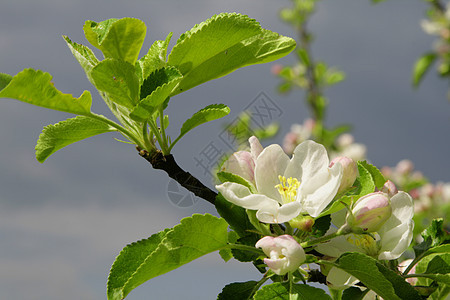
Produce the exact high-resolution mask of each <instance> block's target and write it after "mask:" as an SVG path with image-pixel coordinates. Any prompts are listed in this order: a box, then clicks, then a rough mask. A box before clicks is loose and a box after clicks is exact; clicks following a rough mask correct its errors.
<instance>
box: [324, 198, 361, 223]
mask: <svg viewBox="0 0 450 300" xmlns="http://www.w3.org/2000/svg"><path fill="white" fill-rule="evenodd" d="M354 198H358V197H357V196H343V197H341V198H339V199H337V200H335V201H334V202H333V203H332V204H331V205H330V206H329V207H328V208H326V209H325V210H324V211H323V212H321V213H320V215H319V218H321V217H323V216H326V215H331V214H333V213H335V212H338V211H340V210H341V209H344V208H345V205H347V206H350V205H351V204H352V202H353V201H354ZM344 203H345V205H344Z"/></svg>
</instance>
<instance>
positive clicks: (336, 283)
mask: <svg viewBox="0 0 450 300" xmlns="http://www.w3.org/2000/svg"><path fill="white" fill-rule="evenodd" d="M358 281H359V280H358V279H357V278H356V277H353V276H352V275H350V274H348V273H347V272H345V271H343V270H341V269H339V268H336V267H333V268H331V270H330V272H329V273H328V275H327V284H328V285H329V286H330V287H331V288H333V289H335V290H343V289H346V288H348V287H350V286H352V285H354V284H356V283H357V282H358Z"/></svg>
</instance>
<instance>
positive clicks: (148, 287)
mask: <svg viewBox="0 0 450 300" xmlns="http://www.w3.org/2000/svg"><path fill="white" fill-rule="evenodd" d="M288 4H289V2H288V1H269V0H259V1H256V0H255V1H237V0H231V1H206V0H203V1H201V0H195V1H175V0H169V1H144V0H128V1H117V0H113V1H106V0H90V1H87V0H73V1H67V0H40V1H31V0H19V1H16V0H14V1H12V0H6V1H3V2H2V4H1V10H0V72H4V73H9V74H16V73H17V72H19V71H20V70H22V69H23V68H27V67H33V68H37V69H42V70H44V71H47V72H49V73H51V74H52V75H53V81H54V83H55V86H56V87H57V88H59V89H60V90H62V91H63V92H65V93H73V94H74V95H76V96H79V95H80V94H81V92H82V91H83V90H85V89H89V90H91V91H93V88H92V86H91V85H90V84H89V82H88V81H87V80H86V78H85V75H84V73H83V71H82V69H81V67H80V66H79V65H78V63H77V62H76V60H75V59H74V58H73V57H72V55H71V53H70V51H69V50H68V48H67V47H66V45H65V42H64V40H63V39H62V38H61V35H68V36H69V37H70V38H71V39H72V40H73V41H76V42H81V43H85V39H84V37H83V33H82V25H83V23H84V21H85V20H88V19H90V20H94V21H101V20H104V19H107V18H112V17H117V18H120V17H137V18H140V19H142V20H143V21H145V22H146V23H147V27H148V33H147V39H146V42H145V44H144V47H143V49H144V51H146V50H147V49H148V47H150V45H151V43H152V42H153V41H154V40H155V39H163V38H165V36H166V35H167V33H168V32H169V31H173V32H174V38H173V40H176V38H177V37H178V36H179V35H180V34H181V33H182V32H184V31H186V30H188V29H190V28H191V27H192V26H193V25H194V24H195V23H199V22H201V21H203V20H205V19H207V18H209V17H211V16H212V15H213V14H216V13H220V12H233V11H236V12H240V13H243V14H248V15H249V16H251V17H252V18H255V19H257V20H258V21H259V22H260V23H261V24H262V26H263V27H265V28H267V29H271V30H273V31H276V32H279V33H281V34H283V35H288V36H293V35H294V33H293V31H292V30H291V29H290V28H289V27H288V26H287V25H285V24H284V23H282V22H281V21H280V20H279V19H278V16H277V14H278V10H279V9H281V8H282V7H283V6H286V5H288ZM425 8H426V6H425V4H424V3H423V1H419V0H397V1H394V0H388V1H386V3H383V4H379V5H376V6H374V5H371V4H370V2H369V0H362V1H361V0H359V1H354V0H353V1H352V0H340V1H336V0H324V1H322V2H321V4H320V6H319V11H318V12H317V14H316V15H315V16H314V18H313V20H312V22H311V24H310V28H311V29H312V30H313V31H314V32H315V34H316V35H317V38H316V41H315V43H314V46H313V50H314V57H315V58H318V59H321V60H324V61H326V62H327V63H328V64H329V65H333V66H337V67H339V68H340V69H341V70H343V71H345V72H346V73H347V79H346V80H345V81H344V82H343V83H341V84H339V85H337V86H335V87H333V88H331V89H329V90H328V92H327V95H328V96H329V99H330V107H329V113H328V124H329V125H338V124H341V123H350V124H352V125H353V126H354V135H355V137H356V140H357V141H358V142H361V143H364V144H366V145H367V146H368V156H369V158H370V159H371V161H372V162H373V163H374V164H376V165H377V166H379V167H381V166H383V165H391V166H392V165H395V164H396V163H397V162H398V161H399V160H401V159H403V158H409V159H412V160H413V161H414V162H415V164H416V167H417V169H419V170H421V171H422V172H423V173H424V174H425V175H426V176H428V177H429V178H431V179H432V180H433V181H438V180H441V181H450V177H449V175H448V174H449V173H448V167H449V166H450V165H449V163H448V153H449V149H450V140H449V139H448V130H449V128H450V104H449V103H448V100H447V99H446V93H447V88H448V82H447V81H445V80H441V79H439V78H438V77H437V75H436V74H435V72H434V70H433V71H432V72H430V74H428V75H427V77H426V78H425V80H424V82H423V84H422V85H421V87H420V88H419V89H418V90H413V89H412V87H411V84H410V77H411V69H412V65H413V63H414V61H415V60H416V58H417V57H418V56H420V55H421V54H422V53H424V52H426V51H428V50H429V49H430V48H431V45H432V42H433V40H434V38H432V37H430V36H427V35H426V34H425V33H423V32H422V30H421V28H420V26H419V21H420V19H421V18H423V16H424V15H425ZM172 44H173V43H172ZM290 61H292V58H291V57H286V58H285V59H283V60H282V61H281V62H285V63H288V62H290ZM270 67H271V64H266V65H258V66H251V67H247V68H244V69H242V70H239V71H237V72H235V73H232V74H230V75H228V76H227V77H225V78H222V79H218V80H215V81H212V82H209V83H206V84H204V85H203V86H201V87H197V88H194V89H192V90H191V91H188V92H186V93H183V94H181V95H179V96H177V97H174V98H173V99H172V101H171V104H170V106H169V108H168V112H169V114H170V117H171V125H170V128H171V129H170V130H171V132H173V133H174V134H175V133H177V132H178V130H179V127H180V125H181V124H182V122H183V121H184V120H185V119H187V118H188V117H190V115H191V114H192V113H194V112H195V111H197V110H198V109H200V108H202V107H204V106H206V105H208V104H211V103H225V104H227V105H229V106H230V108H231V111H232V112H231V114H230V116H229V117H227V118H226V119H224V120H223V121H216V122H214V123H211V124H207V125H204V126H202V127H200V128H199V129H198V130H196V131H195V132H192V133H189V134H188V135H187V136H186V137H184V138H183V139H182V140H181V142H180V143H179V144H178V147H176V149H175V150H174V154H175V157H176V159H177V161H178V162H179V164H180V165H181V166H182V167H183V168H185V169H186V170H188V171H190V172H191V173H193V174H194V175H196V176H198V177H199V178H200V179H202V180H204V181H205V182H207V183H209V182H208V180H209V178H208V177H207V176H204V175H203V171H202V169H200V168H199V167H197V166H196V162H195V159H194V158H195V157H197V156H198V155H199V153H200V152H201V151H202V150H203V149H204V148H205V147H206V146H207V145H208V143H210V142H214V141H216V140H217V138H218V134H219V133H220V132H221V130H222V129H221V126H222V125H223V122H225V121H232V120H233V118H235V117H236V116H237V115H238V114H239V112H240V110H242V109H243V108H244V107H245V106H246V105H248V104H249V103H251V101H252V100H253V99H254V98H255V97H256V96H257V95H258V94H259V93H260V92H264V93H265V94H267V95H268V96H269V97H270V98H271V99H272V100H273V101H274V102H276V103H277V105H278V106H279V107H280V109H281V111H282V114H281V116H280V117H277V118H276V119H277V120H278V121H279V122H280V123H281V125H282V129H281V132H282V133H283V134H284V133H286V132H287V131H288V130H289V127H290V124H291V123H294V122H299V123H300V122H302V121H303V119H304V118H306V117H307V116H308V112H307V110H306V108H305V107H304V105H303V103H302V101H303V100H302V93H301V92H296V93H293V94H291V95H289V96H280V95H278V94H277V93H276V91H275V87H276V84H277V82H278V81H277V80H276V79H275V78H274V77H273V76H272V75H271V74H270ZM94 95H95V94H94ZM94 102H95V103H94V105H93V110H94V111H95V112H97V113H102V114H107V110H106V107H105V106H104V105H103V103H101V100H100V98H99V97H98V96H96V95H95V97H94ZM67 117H69V115H67V114H65V113H60V112H56V111H49V110H46V109H43V108H38V107H32V106H30V105H26V104H24V103H19V102H16V101H13V100H6V99H2V100H1V102H0V139H1V141H2V142H1V144H0V170H1V171H0V236H1V237H2V243H1V244H0V298H1V299H46V300H52V299H104V298H105V283H106V279H107V274H108V270H109V267H110V265H111V264H112V263H113V261H114V257H115V256H116V255H117V254H118V253H119V251H120V250H121V249H122V247H123V246H125V245H126V244H127V243H130V242H133V241H135V240H138V239H141V238H146V237H148V236H150V235H151V234H153V233H155V232H157V231H159V230H162V229H164V228H166V227H172V226H174V225H176V224H177V223H178V222H179V220H180V218H182V217H185V216H190V215H191V214H192V213H205V212H209V213H214V209H213V208H212V207H211V206H210V205H209V204H207V203H203V202H202V201H199V202H198V204H196V205H194V206H192V207H189V208H184V209H182V208H179V207H176V206H174V205H172V204H171V203H170V202H169V199H168V197H167V185H168V182H169V181H168V178H167V177H166V176H165V174H164V173H162V172H160V171H155V170H153V169H151V167H150V165H148V163H147V162H146V161H144V160H143V159H142V158H140V157H139V156H138V155H137V153H136V151H135V150H134V147H133V146H130V145H126V144H121V143H118V142H116V141H114V140H113V137H117V136H114V135H103V136H98V137H95V138H92V139H89V140H86V141H82V142H80V143H77V144H74V145H72V146H70V147H68V148H66V149H63V150H61V151H60V152H58V153H56V154H55V155H54V156H52V157H50V158H49V159H48V161H46V162H45V163H44V164H40V163H38V162H37V161H36V160H35V158H34V146H35V142H36V140H37V138H38V136H39V133H40V131H41V129H42V127H43V126H45V125H47V124H50V123H56V122H58V121H60V120H63V119H65V118H67ZM281 136H282V135H280V136H278V137H277V138H275V139H273V140H272V141H271V142H276V143H280V142H281V139H282V137H281ZM258 279H259V274H258V273H257V272H256V271H255V270H253V268H252V267H251V266H250V265H246V264H237V263H233V262H228V263H226V264H225V263H224V262H223V261H221V259H220V258H219V256H218V254H216V253H215V254H211V255H208V256H207V257H205V258H203V259H201V260H199V261H196V262H193V263H191V264H189V265H186V266H184V267H182V268H180V269H179V270H176V271H174V272H171V273H169V274H166V275H164V276H161V277H160V278H156V279H154V280H152V281H150V282H148V283H146V284H144V285H143V286H141V287H139V288H137V289H136V290H135V291H134V292H133V293H132V294H130V296H129V297H128V299H175V298H180V297H183V298H185V299H214V298H215V297H216V295H217V294H218V293H219V292H220V290H221V288H222V287H223V286H224V285H226V284H227V283H230V282H232V281H246V280H258ZM199 290H201V291H202V292H201V294H199Z"/></svg>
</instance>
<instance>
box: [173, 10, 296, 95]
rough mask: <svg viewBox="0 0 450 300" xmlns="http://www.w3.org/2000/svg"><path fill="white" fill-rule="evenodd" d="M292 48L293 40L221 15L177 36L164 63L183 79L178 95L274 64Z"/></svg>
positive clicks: (238, 17)
mask: <svg viewBox="0 0 450 300" xmlns="http://www.w3.org/2000/svg"><path fill="white" fill-rule="evenodd" d="M294 48H295V41H294V40H293V39H291V38H288V37H284V36H281V35H279V34H277V33H275V32H271V31H268V30H265V29H262V28H261V26H260V25H259V23H258V22H256V21H255V20H254V19H251V18H249V17H247V16H244V15H241V14H237V13H222V14H219V15H215V16H213V17H212V18H210V19H208V20H206V21H205V22H202V23H200V24H198V25H196V26H194V27H193V28H192V29H191V30H189V31H187V32H185V33H184V34H183V35H181V36H180V38H179V39H178V41H177V44H176V45H175V46H174V48H173V49H172V52H171V53H170V55H169V58H168V61H167V63H168V64H169V65H171V66H174V67H176V68H177V69H179V70H180V72H181V74H183V76H184V77H183V80H182V81H181V83H180V85H179V86H178V88H177V91H176V92H175V94H178V93H181V92H183V91H186V90H188V89H190V88H192V87H194V86H197V85H199V84H201V83H203V82H206V81H209V80H212V79H216V78H219V77H222V76H225V75H227V74H229V73H231V72H233V71H234V70H236V69H238V68H242V67H245V66H248V65H252V64H259V63H266V62H271V61H274V60H276V59H278V58H280V57H283V56H285V55H286V54H288V53H289V52H291V51H292V50H293V49H294Z"/></svg>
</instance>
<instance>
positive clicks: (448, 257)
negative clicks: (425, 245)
mask: <svg viewBox="0 0 450 300" xmlns="http://www.w3.org/2000/svg"><path fill="white" fill-rule="evenodd" d="M441 247H442V246H441ZM441 250H444V249H441ZM446 250H447V252H446V253H434V254H432V255H428V256H427V257H425V258H423V259H422V260H421V261H419V263H418V264H417V265H416V271H415V273H416V274H428V275H429V274H443V275H445V274H447V275H448V274H449V273H450V252H448V249H446ZM439 279H440V280H439V281H442V280H444V281H445V280H446V279H445V277H442V276H441V277H440V278H439ZM433 280H435V278H424V277H418V280H417V284H418V285H424V286H429V285H430V284H432V282H433Z"/></svg>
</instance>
